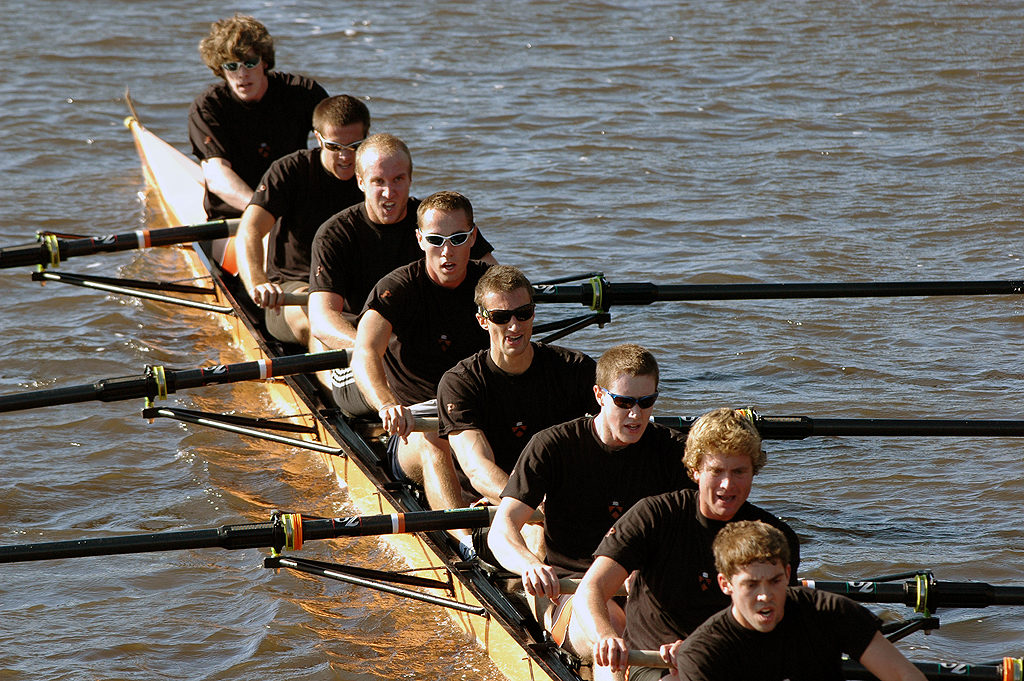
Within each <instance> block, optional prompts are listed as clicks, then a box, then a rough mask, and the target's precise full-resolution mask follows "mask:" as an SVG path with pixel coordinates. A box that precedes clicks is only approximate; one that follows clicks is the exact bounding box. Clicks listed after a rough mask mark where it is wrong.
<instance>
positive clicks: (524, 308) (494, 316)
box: [480, 303, 537, 324]
mask: <svg viewBox="0 0 1024 681" xmlns="http://www.w3.org/2000/svg"><path fill="white" fill-rule="evenodd" d="M536 310H537V303H527V304H526V305H520V306H519V307H517V308H516V309H514V310H484V309H482V308H481V310H480V316H481V317H483V318H484V319H490V320H491V321H492V322H494V323H495V324H508V323H509V322H510V321H512V318H513V317H515V318H516V319H518V320H519V321H521V322H525V321H526V320H527V319H533V313H534V312H535V311H536Z"/></svg>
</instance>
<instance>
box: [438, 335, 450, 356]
mask: <svg viewBox="0 0 1024 681" xmlns="http://www.w3.org/2000/svg"><path fill="white" fill-rule="evenodd" d="M437 344H438V345H440V346H441V351H442V352H448V350H449V349H450V348H451V347H452V342H451V340H450V339H449V338H448V336H441V337H440V338H438V339H437Z"/></svg>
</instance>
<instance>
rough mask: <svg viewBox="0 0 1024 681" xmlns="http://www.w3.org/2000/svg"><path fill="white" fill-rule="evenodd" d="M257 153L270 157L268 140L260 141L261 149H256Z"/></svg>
mask: <svg viewBox="0 0 1024 681" xmlns="http://www.w3.org/2000/svg"><path fill="white" fill-rule="evenodd" d="M256 153H257V154H259V155H260V156H262V157H263V158H270V145H269V144H267V143H266V142H262V143H260V146H259V149H257V150H256Z"/></svg>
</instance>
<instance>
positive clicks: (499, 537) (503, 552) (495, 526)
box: [487, 518, 544, 575]
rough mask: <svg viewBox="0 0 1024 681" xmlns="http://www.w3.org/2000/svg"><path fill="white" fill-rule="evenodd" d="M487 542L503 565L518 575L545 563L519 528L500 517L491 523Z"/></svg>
mask: <svg viewBox="0 0 1024 681" xmlns="http://www.w3.org/2000/svg"><path fill="white" fill-rule="evenodd" d="M487 544H488V546H489V547H490V549H491V551H492V552H493V553H494V556H495V558H497V559H498V562H500V563H501V565H502V567H504V568H505V569H506V570H509V571H510V572H514V573H516V574H517V575H522V574H523V573H525V572H527V571H528V570H530V569H531V568H535V567H539V566H542V565H544V561H543V560H541V559H540V558H539V557H538V556H537V555H536V554H535V553H533V551H531V550H530V549H529V548H528V547H527V546H526V542H525V540H524V539H523V535H522V534H521V533H520V531H519V529H518V528H516V527H515V526H513V525H511V524H510V523H508V522H507V521H501V520H499V518H495V520H494V522H492V523H491V529H490V531H489V532H488V533H487Z"/></svg>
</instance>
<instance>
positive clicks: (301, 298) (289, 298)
mask: <svg viewBox="0 0 1024 681" xmlns="http://www.w3.org/2000/svg"><path fill="white" fill-rule="evenodd" d="M281 304H282V305H298V306H300V307H305V306H306V305H309V294H308V293H306V292H302V293H285V294H284V302H283V303H281Z"/></svg>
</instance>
